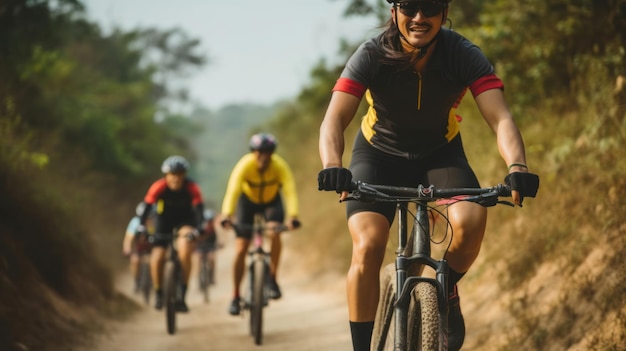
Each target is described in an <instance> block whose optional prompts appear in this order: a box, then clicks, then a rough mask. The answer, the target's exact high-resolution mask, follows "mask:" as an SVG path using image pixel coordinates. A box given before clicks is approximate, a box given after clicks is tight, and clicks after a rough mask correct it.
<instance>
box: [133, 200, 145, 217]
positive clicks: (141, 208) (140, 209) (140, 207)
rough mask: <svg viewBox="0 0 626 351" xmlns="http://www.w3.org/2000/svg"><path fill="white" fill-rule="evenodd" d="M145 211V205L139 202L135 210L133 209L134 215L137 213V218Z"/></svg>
mask: <svg viewBox="0 0 626 351" xmlns="http://www.w3.org/2000/svg"><path fill="white" fill-rule="evenodd" d="M145 210H146V203H145V202H143V201H142V202H140V203H139V204H137V208H136V209H135V213H137V217H139V216H141V215H142V214H143V211H145Z"/></svg>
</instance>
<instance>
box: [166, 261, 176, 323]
mask: <svg viewBox="0 0 626 351" xmlns="http://www.w3.org/2000/svg"><path fill="white" fill-rule="evenodd" d="M176 274H177V272H176V264H174V262H172V261H167V262H166V263H165V270H164V273H163V287H164V290H163V293H164V295H163V300H164V302H165V319H166V322H167V332H168V333H169V334H174V333H176V280H177V279H176Z"/></svg>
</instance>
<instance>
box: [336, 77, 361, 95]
mask: <svg viewBox="0 0 626 351" xmlns="http://www.w3.org/2000/svg"><path fill="white" fill-rule="evenodd" d="M365 90H367V88H366V87H365V86H364V85H363V84H361V83H359V82H356V81H354V80H352V79H349V78H339V79H337V83H335V87H334V88H333V90H332V91H341V92H344V93H348V94H351V95H354V96H356V97H358V98H359V99H360V98H362V97H363V94H365Z"/></svg>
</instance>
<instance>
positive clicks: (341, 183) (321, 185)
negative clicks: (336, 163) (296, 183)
mask: <svg viewBox="0 0 626 351" xmlns="http://www.w3.org/2000/svg"><path fill="white" fill-rule="evenodd" d="M317 184H318V190H325V191H332V190H334V191H336V192H337V193H341V192H343V191H350V190H351V186H352V172H350V170H348V169H346V168H343V167H330V168H325V169H323V170H321V171H320V172H319V174H318V175H317Z"/></svg>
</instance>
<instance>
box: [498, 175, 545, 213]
mask: <svg viewBox="0 0 626 351" xmlns="http://www.w3.org/2000/svg"><path fill="white" fill-rule="evenodd" d="M504 182H505V183H506V185H508V186H510V187H511V190H512V191H511V196H512V197H513V202H514V203H515V204H516V205H518V206H522V202H523V201H524V197H525V196H528V197H535V196H536V195H537V190H539V176H538V175H536V174H533V173H527V172H513V173H509V174H508V175H507V176H506V177H505V178H504Z"/></svg>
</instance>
